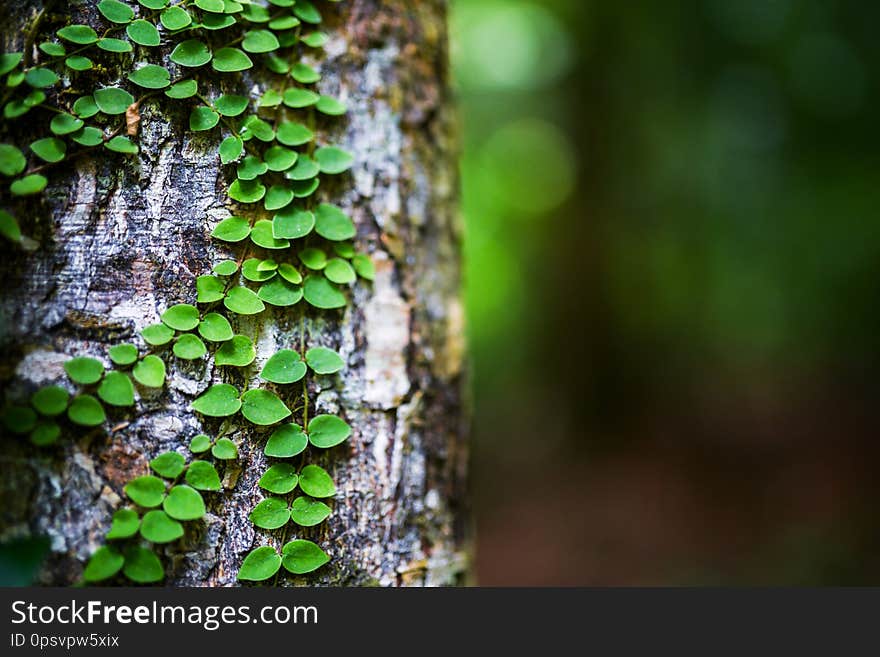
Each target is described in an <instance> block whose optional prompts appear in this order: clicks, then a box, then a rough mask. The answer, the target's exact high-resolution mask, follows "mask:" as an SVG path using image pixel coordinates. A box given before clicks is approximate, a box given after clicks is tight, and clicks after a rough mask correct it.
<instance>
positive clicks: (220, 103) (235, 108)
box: [214, 94, 251, 116]
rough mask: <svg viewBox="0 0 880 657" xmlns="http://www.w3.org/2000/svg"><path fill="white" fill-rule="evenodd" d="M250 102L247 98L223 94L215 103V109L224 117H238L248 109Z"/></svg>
mask: <svg viewBox="0 0 880 657" xmlns="http://www.w3.org/2000/svg"><path fill="white" fill-rule="evenodd" d="M250 102H251V101H250V99H249V98H247V97H246V96H236V95H234V94H223V95H222V96H220V98H218V99H217V100H215V101H214V108H215V109H216V110H217V111H218V112H220V114H222V115H223V116H238V115H239V114H241V113H242V112H244V111H245V110H246V109H247V107H248V105H249V104H250Z"/></svg>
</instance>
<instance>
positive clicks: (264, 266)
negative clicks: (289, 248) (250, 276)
mask: <svg viewBox="0 0 880 657" xmlns="http://www.w3.org/2000/svg"><path fill="white" fill-rule="evenodd" d="M277 269H278V263H277V262H275V261H274V260H272V259H271V258H269V259H268V260H260V262H258V263H257V271H276V270H277Z"/></svg>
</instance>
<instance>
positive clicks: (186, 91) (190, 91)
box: [165, 80, 199, 99]
mask: <svg viewBox="0 0 880 657" xmlns="http://www.w3.org/2000/svg"><path fill="white" fill-rule="evenodd" d="M198 92H199V85H198V83H197V82H196V81H195V80H184V81H183V82H178V83H177V84H172V85H171V86H170V87H169V88H168V89H166V90H165V95H166V96H168V97H169V98H177V99H182V98H192V97H193V96H195V95H196V94H197V93H198Z"/></svg>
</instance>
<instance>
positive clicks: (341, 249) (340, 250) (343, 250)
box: [333, 242, 354, 258]
mask: <svg viewBox="0 0 880 657" xmlns="http://www.w3.org/2000/svg"><path fill="white" fill-rule="evenodd" d="M333 252H334V253H336V255H338V256H339V257H340V258H351V257H352V256H353V255H354V246H352V244H351V243H350V242H334V243H333Z"/></svg>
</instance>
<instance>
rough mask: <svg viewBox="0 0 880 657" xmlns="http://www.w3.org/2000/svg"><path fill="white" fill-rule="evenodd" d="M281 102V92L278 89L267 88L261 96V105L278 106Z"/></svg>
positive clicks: (261, 106)
mask: <svg viewBox="0 0 880 657" xmlns="http://www.w3.org/2000/svg"><path fill="white" fill-rule="evenodd" d="M280 104H281V92H280V91H277V90H276V89H267V90H266V93H264V94H263V95H262V96H261V97H260V102H259V105H258V106H259V107H260V108H261V109H262V108H264V107H278V106H279V105H280Z"/></svg>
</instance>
